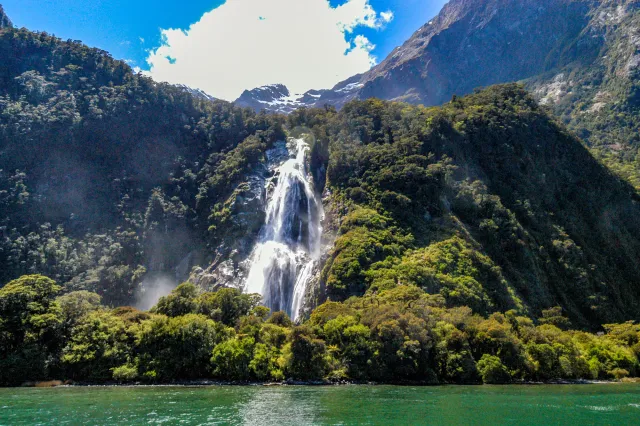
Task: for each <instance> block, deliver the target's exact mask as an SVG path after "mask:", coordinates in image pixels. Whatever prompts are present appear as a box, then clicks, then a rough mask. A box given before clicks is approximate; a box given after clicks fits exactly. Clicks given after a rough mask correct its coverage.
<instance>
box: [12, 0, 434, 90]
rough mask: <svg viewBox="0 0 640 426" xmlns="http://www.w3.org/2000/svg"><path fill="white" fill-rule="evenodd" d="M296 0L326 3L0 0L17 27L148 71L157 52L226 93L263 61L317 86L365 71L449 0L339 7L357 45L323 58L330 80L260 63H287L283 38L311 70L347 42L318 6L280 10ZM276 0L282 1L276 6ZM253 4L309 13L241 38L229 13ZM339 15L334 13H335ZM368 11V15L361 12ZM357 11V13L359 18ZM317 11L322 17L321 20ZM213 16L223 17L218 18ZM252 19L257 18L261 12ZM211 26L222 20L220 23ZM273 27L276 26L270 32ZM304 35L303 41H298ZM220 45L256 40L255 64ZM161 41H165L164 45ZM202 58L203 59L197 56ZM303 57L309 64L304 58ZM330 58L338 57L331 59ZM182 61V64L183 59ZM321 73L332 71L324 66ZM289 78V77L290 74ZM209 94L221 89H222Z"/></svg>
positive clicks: (158, 74) (165, 73) (245, 47)
mask: <svg viewBox="0 0 640 426" xmlns="http://www.w3.org/2000/svg"><path fill="white" fill-rule="evenodd" d="M292 1H295V2H297V3H290V4H295V5H296V6H297V5H302V4H305V2H307V4H308V5H311V4H312V3H313V4H314V5H315V4H316V3H323V0H228V4H229V5H230V6H231V3H237V4H238V5H240V4H241V3H243V2H244V3H246V6H245V7H244V8H243V7H241V6H238V7H235V8H234V9H231V7H229V8H227V9H229V10H228V11H227V14H226V15H225V16H226V18H223V15H222V13H220V16H216V15H217V14H218V11H220V12H222V11H223V10H224V7H222V8H220V9H217V8H219V7H220V6H221V5H222V4H224V3H225V2H224V0H183V1H169V0H154V1H151V0H137V1H132V0H0V2H2V4H3V5H4V8H5V11H6V12H7V14H8V15H9V17H10V18H11V19H12V21H13V22H14V24H15V25H17V26H20V27H22V26H24V27H27V28H29V29H31V30H38V31H47V32H49V33H52V34H55V35H57V36H59V37H61V38H64V39H67V38H71V39H77V40H82V41H83V42H84V43H86V44H88V45H90V46H95V47H99V48H101V49H104V50H107V51H109V52H110V53H111V54H112V55H113V56H114V57H116V58H118V59H126V60H129V61H130V63H131V64H132V66H136V67H140V68H141V69H142V70H150V68H151V67H150V65H149V63H148V59H149V58H150V57H151V56H152V55H153V54H154V53H155V54H156V55H155V67H154V69H151V75H152V76H153V77H154V78H157V79H159V80H166V81H170V82H173V83H184V84H189V85H191V86H194V87H195V86H199V87H200V88H203V89H205V90H207V91H208V92H212V91H215V92H223V94H225V95H226V97H227V98H228V97H231V96H235V93H236V92H237V91H238V90H239V87H241V86H242V85H243V84H244V85H251V84H257V83H262V81H261V80H260V78H259V77H258V76H257V75H256V76H253V75H251V76H250V75H248V74H249V69H250V68H261V69H256V70H255V71H253V73H254V74H263V75H264V78H265V79H269V78H270V79H275V78H278V77H276V76H279V75H282V76H283V77H282V78H283V79H284V80H285V81H270V82H271V83H278V82H283V83H285V84H288V83H289V84H290V85H291V86H296V87H295V88H296V89H299V90H303V89H307V88H311V87H317V86H313V84H321V85H329V84H330V82H331V81H333V80H336V81H333V83H337V82H338V81H339V80H340V79H343V78H346V77H345V76H349V75H351V74H354V73H355V72H354V71H358V72H361V71H363V70H362V68H363V67H365V68H366V67H368V66H369V65H368V64H367V59H366V53H365V51H366V52H368V55H369V61H370V60H371V58H372V57H375V58H377V60H378V61H380V60H382V59H384V57H385V56H386V55H387V54H388V53H389V52H390V51H391V50H392V49H393V48H394V47H395V46H397V45H399V44H401V43H402V42H403V41H404V40H406V39H407V38H408V37H409V36H410V35H411V34H412V33H413V32H414V31H415V30H416V29H418V28H419V27H420V26H421V25H423V24H424V23H426V22H427V21H428V20H429V19H430V18H432V17H433V16H434V15H436V14H437V13H438V12H439V10H440V9H441V8H442V6H443V5H444V3H446V1H445V0H350V2H351V3H352V4H351V6H349V7H344V8H343V9H344V11H343V12H340V16H347V15H348V18H340V19H342V20H345V19H346V20H350V19H352V18H353V23H352V25H351V26H350V27H349V29H347V30H345V32H344V35H343V36H344V39H346V41H347V42H348V43H350V44H351V45H352V47H354V49H353V50H354V52H353V55H351V58H350V60H349V61H346V60H345V61H342V60H341V58H337V59H336V58H335V57H333V56H332V57H331V58H329V57H327V59H326V63H327V64H331V66H332V67H333V68H336V69H338V70H339V71H338V72H337V73H336V75H335V76H333V75H331V77H332V78H333V80H330V79H327V78H324V79H323V78H321V77H322V75H320V74H321V73H318V75H314V73H313V72H301V71H300V70H297V69H296V70H293V69H292V70H291V73H297V74H298V75H299V74H303V75H308V78H307V79H306V80H305V81H300V80H299V79H295V78H293V77H287V75H288V74H287V70H289V67H285V68H284V69H278V68H274V69H273V70H268V69H262V68H265V64H266V63H269V62H276V61H280V62H287V61H288V60H289V59H287V58H283V57H282V56H280V55H279V53H278V52H276V49H277V48H278V46H273V48H271V46H272V45H274V44H275V45H284V46H280V47H282V48H284V49H286V48H287V45H289V44H290V43H292V44H291V46H292V47H293V48H295V51H296V52H299V54H296V55H293V58H294V59H290V60H291V61H294V62H296V63H297V62H302V64H301V65H300V67H301V68H300V69H301V70H308V69H310V68H312V67H313V68H314V69H317V68H319V66H318V65H317V64H316V62H315V61H314V59H313V58H314V57H318V58H320V59H323V58H324V56H323V55H331V54H332V52H325V50H328V49H329V46H331V49H333V50H336V49H338V50H340V49H343V48H344V47H340V45H339V44H335V48H334V47H333V45H331V44H330V43H331V41H330V40H329V39H330V36H331V35H332V34H333V33H332V34H327V35H324V34H323V33H322V32H323V31H324V27H321V25H324V26H325V27H329V26H331V27H335V23H334V22H333V20H332V19H333V18H328V19H327V20H326V21H327V23H326V24H325V23H323V22H317V21H322V19H324V18H323V17H324V16H325V15H324V14H323V13H320V14H319V13H318V12H317V11H315V12H313V15H311V16H304V13H305V10H307V8H306V7H305V8H302V9H300V10H298V11H292V12H291V16H282V15H283V14H285V15H286V13H287V12H282V10H287V9H283V7H286V5H287V2H292ZM252 2H254V3H252ZM257 2H259V3H257ZM272 3H273V14H271V15H270V12H271V10H270V9H269V7H271V6H270V5H271V4H272ZM278 3H280V4H279V5H278ZM345 3H347V0H331V1H330V4H331V6H332V7H333V8H337V7H339V6H341V5H344V4H345ZM256 5H259V8H260V12H258V11H257V9H258V7H256ZM305 6H306V5H305ZM225 7H226V6H225ZM369 8H370V9H371V10H373V13H374V15H371V10H370V9H369ZM289 9H291V8H289ZM311 9H312V8H311ZM347 9H348V10H347ZM212 10H213V13H211V14H210V16H209V19H203V15H205V13H207V12H210V11H212ZM254 10H256V13H261V14H263V15H265V17H262V16H260V17H259V18H260V19H261V20H263V19H265V20H267V21H269V20H271V22H273V24H274V25H276V22H277V25H278V27H282V26H287V25H286V24H283V23H286V22H293V21H296V20H298V19H302V20H306V23H305V24H304V25H302V26H301V25H298V26H295V28H294V29H293V30H292V33H291V34H280V35H277V34H276V35H274V39H273V41H270V40H264V39H265V38H268V37H265V36H262V35H261V34H260V33H259V31H260V30H259V29H255V28H254V29H253V30H249V29H247V30H246V32H247V33H248V34H247V35H246V37H247V38H249V39H248V40H244V41H243V40H242V38H243V37H245V35H244V33H245V27H246V26H247V25H246V24H245V23H246V22H247V21H246V19H245V20H242V19H238V20H237V22H230V21H235V18H232V19H229V16H232V17H235V16H237V15H241V14H247V15H251V16H252V17H253V15H252V14H253V13H254ZM314 10H315V9H314ZM383 12H384V13H386V12H392V13H393V19H391V20H389V19H388V18H387V16H388V15H382V13H383ZM309 13H312V12H309ZM229 14H231V15H229ZM275 14H277V16H276V15H275ZM337 14H338V13H334V15H337ZM367 14H368V15H367ZM272 15H273V16H272ZM365 15H367V16H368V17H366V18H363V17H364V16H365ZM318 16H320V17H318ZM327 16H329V15H327ZM332 16H333V15H332ZM358 16H360V17H359V18H357V17H358ZM371 16H374V17H375V19H376V21H375V23H373V21H372V20H371V19H369V18H371ZM316 17H318V18H317V19H316ZM216 18H218V19H217V20H216ZM255 18H256V19H258V17H257V16H256V17H255ZM221 22H223V23H226V22H228V23H229V26H230V29H226V30H225V31H226V32H225V31H222V32H221V30H220V29H219V27H220V26H221V25H222V24H221ZM195 23H199V24H198V27H197V30H196V27H194V31H193V32H192V33H191V34H189V37H183V36H182V32H180V33H166V34H165V39H164V42H163V39H162V30H166V29H180V30H188V29H189V28H190V26H191V25H193V24H195ZM252 26H253V23H252ZM214 27H218V29H216V28H214ZM307 27H308V28H310V31H309V34H301V33H304V32H305V31H304V29H305V28H307ZM301 29H302V30H301ZM256 31H257V32H256ZM327 31H330V30H327ZM274 32H275V31H273V28H272V29H271V30H270V32H269V34H273V33H274ZM231 34H232V35H231ZM207 37H209V39H207ZM305 37H309V40H306V39H305ZM314 37H315V39H314ZM365 37H366V38H365ZM325 39H326V40H327V42H326V44H322V43H324V42H323V40H325ZM301 40H302V41H301ZM261 41H264V43H268V42H270V43H271V44H267V45H264V44H261V43H260V42H261ZM334 41H335V40H334ZM236 42H239V45H238V46H236V45H235V44H234V43H236ZM303 42H304V44H300V43H303ZM296 43H298V44H296ZM223 45H224V46H225V48H226V49H227V51H229V52H231V53H227V54H229V55H233V52H235V51H238V52H243V54H244V56H250V57H251V56H254V53H253V52H252V51H251V46H252V45H255V46H256V52H255V56H256V63H253V64H252V63H251V62H248V61H246V60H244V61H240V62H238V63H237V64H236V63H235V62H234V57H233V56H229V57H226V56H224V55H225V52H227V51H219V50H218V48H219V47H220V46H223ZM371 45H375V48H374V49H371V48H370V46H371ZM163 46H164V47H163ZM301 46H309V47H308V48H309V49H310V50H311V51H313V52H314V54H313V55H307V54H305V53H306V52H303V51H304V50H307V49H306V48H305V47H301ZM161 47H163V48H162V49H160V48H161ZM265 50H268V51H271V53H270V55H272V56H273V61H270V60H269V58H270V57H269V56H266V57H263V56H260V55H261V54H264V51H265ZM356 51H357V52H356ZM333 53H335V52H333ZM341 54H342V55H344V52H341ZM174 57H175V58H174ZM215 57H219V58H221V60H220V61H218V62H217V63H216V62H215V61H214V60H213V59H212V58H215ZM166 58H169V59H170V60H171V61H170V63H165V62H164V59H166ZM176 58H177V61H179V62H181V63H183V64H184V66H183V67H178V66H175V67H172V66H170V65H176V64H174V62H176ZM199 58H202V59H201V60H200V59H199ZM304 61H307V62H309V63H308V64H307V63H305V62H304ZM332 61H337V62H336V63H335V64H334V63H333V62H332ZM220 62H222V63H223V64H227V65H230V66H228V67H224V68H229V74H224V73H216V72H217V71H216V70H218V69H219V68H220ZM343 62H344V63H343ZM319 63H322V62H319ZM177 65H180V63H179V64H177ZM187 65H189V67H190V68H191V69H198V70H200V71H201V73H202V75H199V76H193V77H192V76H190V75H187V74H188V73H187V71H186V70H187ZM303 65H304V66H305V67H306V68H304V67H303ZM234 66H235V67H236V68H238V69H239V70H240V69H241V70H245V71H246V74H247V75H244V74H242V73H241V74H242V75H239V76H237V78H236V74H237V72H235V73H234V71H235V70H233V68H234ZM266 68H268V67H266ZM267 71H272V72H267ZM349 73H351V74H349ZM324 74H325V75H326V74H327V73H326V71H325V72H324ZM208 75H211V76H212V77H211V78H213V77H216V78H217V79H218V80H221V79H222V80H225V81H226V82H227V83H226V84H225V85H224V86H220V85H218V86H216V85H214V84H209V83H208V81H207V79H208V77H207V76H208ZM287 79H289V80H292V81H286V80H287ZM183 80H184V81H183ZM264 84H268V81H266V80H265V81H264ZM203 86H208V87H203ZM307 86H310V87H307ZM231 87H233V89H232V88H231ZM227 88H228V90H227ZM245 88H251V87H245ZM319 88H322V87H319ZM211 94H212V95H214V96H216V95H217V93H211ZM221 97H225V96H221Z"/></svg>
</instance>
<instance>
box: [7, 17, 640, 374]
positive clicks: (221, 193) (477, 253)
mask: <svg viewBox="0 0 640 426" xmlns="http://www.w3.org/2000/svg"><path fill="white" fill-rule="evenodd" d="M0 57H2V58H3V64H2V66H1V67H0V265H2V267H1V268H0V283H2V284H4V283H7V284H6V285H5V286H4V287H2V288H1V289H0V384H2V385H17V384H20V383H22V382H25V381H29V380H42V379H48V378H62V379H71V380H77V381H92V382H108V381H121V382H130V381H145V382H150V383H154V382H169V381H175V380H190V379H205V378H210V379H219V380H239V381H249V380H257V381H269V380H284V379H292V380H296V379H301V380H321V379H329V380H343V379H349V380H375V381H385V382H397V381H416V382H424V383H436V382H452V383H479V382H486V383H500V382H509V381H519V380H549V379H559V378H571V379H576V378H602V379H611V378H622V377H625V376H634V375H637V374H640V369H639V365H638V354H639V352H640V346H639V343H638V333H639V332H640V330H639V329H638V326H637V325H635V324H634V323H633V322H625V321H629V320H631V321H633V320H639V319H640V293H639V291H638V289H639V288H640V264H639V263H638V259H640V237H639V236H640V205H639V203H640V197H639V196H638V193H637V192H636V191H635V190H634V189H633V188H632V187H631V186H630V185H628V184H627V183H625V182H624V181H622V180H620V179H619V178H618V177H616V176H615V175H614V174H613V173H611V172H610V171H609V170H608V169H607V168H605V167H604V166H603V165H602V164H601V163H600V162H598V161H597V160H595V159H594V158H593V156H591V155H590V154H589V152H588V151H587V150H586V149H585V148H584V147H583V145H582V143H581V142H580V140H578V139H577V138H575V137H574V136H572V135H571V134H570V133H568V132H567V131H566V130H565V129H564V128H563V127H562V126H561V125H559V124H558V123H557V122H555V121H554V120H553V119H551V118H550V117H549V115H548V114H547V112H546V111H545V110H543V109H541V108H540V107H539V106H538V104H537V103H536V101H535V100H534V98H533V97H532V96H530V95H529V94H528V93H527V92H526V91H525V90H524V89H523V88H522V87H521V86H518V85H513V84H510V85H502V86H495V87H492V88H489V89H486V90H483V91H479V92H477V93H475V94H473V95H470V96H468V97H465V98H456V97H454V98H453V99H452V101H451V102H450V103H448V104H447V105H445V106H443V107H439V108H425V107H414V106H409V105H406V104H402V103H390V102H382V101H379V100H375V99H371V100H367V101H357V102H351V103H349V104H347V105H346V106H345V107H344V108H343V109H342V110H341V111H339V112H338V111H336V110H335V109H333V108H329V107H327V108H323V109H301V110H298V111H296V112H295V113H293V114H292V115H291V116H289V117H288V118H287V117H283V116H278V115H266V114H255V113H254V112H252V111H250V110H247V109H240V108H236V107H234V106H232V105H230V104H228V103H225V102H217V101H216V102H212V101H210V100H208V99H204V98H201V97H198V96H197V95H195V94H193V93H191V92H189V91H188V90H186V89H183V88H178V87H174V86H169V85H165V84H157V83H155V82H153V81H152V80H150V79H148V78H145V77H144V76H141V75H136V74H134V73H133V72H132V71H131V69H130V68H129V67H128V66H127V65H126V64H125V63H123V62H119V61H115V60H113V59H112V58H111V57H110V56H109V55H108V54H107V53H105V52H102V51H99V50H96V49H89V48H87V47H85V46H83V45H82V44H81V43H80V42H78V41H71V40H69V41H62V40H59V39H57V38H55V37H52V36H49V35H47V34H44V33H42V34H36V33H31V32H28V31H26V30H18V29H12V28H5V29H2V30H0ZM287 134H305V135H306V136H305V137H307V138H309V140H310V141H311V142H312V150H311V155H310V157H311V158H310V162H311V166H312V171H313V173H314V176H316V178H317V180H318V182H317V183H318V184H319V185H318V186H319V187H321V188H322V189H325V190H326V192H325V193H326V195H327V196H326V197H325V201H326V206H325V208H326V213H327V219H326V223H325V224H324V225H325V230H326V231H327V232H326V236H325V237H326V238H325V240H326V243H327V245H328V246H329V247H330V248H329V251H328V253H327V256H326V262H325V264H324V267H323V269H322V271H320V272H319V273H318V276H317V277H316V278H317V279H315V280H314V281H313V282H314V286H313V288H311V289H310V291H309V294H308V300H307V303H306V308H307V309H306V312H305V316H304V320H303V321H302V322H301V323H300V324H292V322H291V321H290V319H289V318H288V317H287V316H286V315H285V314H283V313H281V312H275V313H270V312H269V311H268V309H266V308H264V307H262V306H260V305H259V303H260V299H259V297H258V296H256V295H245V294H241V293H240V291H239V290H236V289H229V288H225V289H218V291H215V292H207V291H206V290H208V289H215V288H217V287H218V286H219V283H218V282H217V281H216V275H215V274H213V273H211V274H209V273H208V272H209V271H214V270H215V266H216V265H217V264H219V263H220V262H221V261H224V260H226V259H229V258H232V257H233V256H240V254H239V253H241V252H242V250H241V249H240V248H242V247H244V249H245V254H246V248H247V246H250V244H249V242H250V239H249V240H247V239H246V238H247V236H251V235H253V236H255V234H256V233H257V232H258V230H259V227H260V225H261V223H262V222H261V220H260V218H261V216H260V214H262V213H261V212H256V210H259V209H253V210H254V211H248V210H247V209H246V208H245V210H241V209H240V207H239V206H241V204H242V202H241V201H239V200H242V199H245V200H246V199H247V197H246V196H245V195H246V191H248V190H247V187H248V186H250V185H249V183H248V181H249V177H250V175H251V174H252V173H254V172H255V170H257V169H259V168H260V166H261V164H262V163H264V162H265V152H266V150H267V149H268V148H270V147H271V146H272V144H273V143H274V142H275V141H277V140H281V139H283V138H285V137H286V136H287ZM256 224H257V227H256V226H255V225H256ZM185 259H187V260H188V261H187V262H186V266H185V267H183V266H184V265H183V264H184V263H185V261H184V260H185ZM178 266H180V267H178ZM192 266H199V267H202V268H207V267H209V270H208V272H207V273H204V272H203V275H206V276H207V277H208V279H209V280H210V282H208V283H206V284H207V285H203V283H202V282H198V281H197V280H195V281H194V282H195V283H196V284H197V285H193V284H188V283H187V284H183V285H181V286H179V287H177V288H176V289H175V290H174V291H173V293H172V294H171V295H170V296H167V297H165V298H163V299H161V300H160V301H159V302H158V303H157V304H156V306H155V307H153V308H152V309H151V310H150V311H139V310H137V309H134V308H130V307H119V306H127V305H132V304H134V303H135V302H136V295H137V294H138V293H139V292H140V290H141V289H143V288H144V286H145V284H144V283H145V280H146V279H148V278H150V277H153V276H154V274H156V273H169V274H171V275H172V276H174V277H175V276H176V275H182V277H180V278H181V280H186V279H187V277H188V276H189V272H190V269H191V267H192ZM179 271H180V272H179ZM178 272H179V273H178ZM36 274H41V275H36ZM192 276H193V274H192ZM196 278H197V277H196ZM314 308H315V309H314ZM570 328H574V329H575V330H590V331H593V332H595V333H599V332H600V333H602V334H592V333H588V332H585V331H570V330H569V329H570Z"/></svg>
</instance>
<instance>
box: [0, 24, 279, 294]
mask: <svg viewBox="0 0 640 426" xmlns="http://www.w3.org/2000/svg"><path fill="white" fill-rule="evenodd" d="M0 57H1V58H2V66H1V67H0V204H1V206H2V208H1V209H0V227H1V228H0V229H1V231H0V236H1V240H0V263H1V264H2V265H3V268H2V269H1V271H0V280H2V281H3V282H7V281H8V280H10V279H13V278H16V277H18V276H20V275H21V274H25V273H33V272H39V273H44V274H47V275H48V276H51V277H52V278H55V279H56V280H58V281H59V282H60V283H62V284H64V285H65V288H66V289H68V290H70V289H89V290H91V291H96V292H99V293H100V294H102V295H103V296H104V300H105V302H107V303H114V304H128V303H132V300H133V297H134V293H135V289H136V287H137V286H138V285H139V284H140V282H141V280H142V278H143V276H144V275H145V273H147V272H161V271H165V272H168V273H170V274H174V269H175V267H176V266H177V265H178V264H179V262H180V261H181V259H183V258H184V257H185V256H186V255H187V254H188V253H194V255H193V256H192V258H193V259H194V260H193V261H194V262H195V261H196V260H198V259H199V260H200V261H204V259H206V258H207V257H208V256H207V254H206V252H207V250H206V249H205V248H206V245H207V242H208V238H210V237H211V235H209V234H208V233H207V232H208V231H207V229H208V227H209V215H210V213H211V206H212V205H213V204H215V203H216V202H217V201H218V199H224V198H225V197H226V196H227V195H228V192H229V191H230V190H231V189H232V187H233V184H234V173H236V174H237V173H239V172H241V171H242V170H243V168H244V167H247V165H248V164H249V163H251V162H252V161H258V159H257V158H254V157H255V155H253V156H252V152H253V151H255V150H258V151H259V152H262V151H264V148H265V146H266V145H268V144H270V143H272V142H273V141H274V140H276V139H282V137H283V135H282V130H281V126H280V122H281V121H282V119H280V118H278V117H267V116H265V115H256V114H255V113H253V112H252V111H250V110H247V109H244V110H243V109H240V108H236V107H233V106H232V105H231V104H228V103H225V102H210V101H208V100H204V99H201V98H199V97H195V96H193V95H192V94H191V93H189V92H188V91H186V90H185V89H181V88H178V87H174V86H170V85H166V84H158V83H155V82H153V81H152V80H151V79H149V78H146V77H143V76H141V75H136V74H134V73H133V72H132V70H131V69H130V67H129V66H128V65H127V64H125V63H124V62H122V61H116V60H114V59H112V58H111V57H110V56H109V55H108V54H107V53H106V52H104V51H100V50H97V49H90V48H88V47H86V46H84V45H83V44H82V43H80V42H78V41H72V40H69V41H62V40H59V39H57V38H55V37H52V36H49V35H47V34H45V33H32V32H29V31H27V30H24V29H23V30H16V29H6V30H3V31H0ZM239 146H240V147H239ZM238 147H239V148H238ZM234 150H235V151H234ZM239 153H241V154H239ZM220 173H222V175H223V177H222V176H220ZM237 177H238V176H236V178H237ZM211 250H212V251H215V248H213V249H211ZM187 274H188V270H187Z"/></svg>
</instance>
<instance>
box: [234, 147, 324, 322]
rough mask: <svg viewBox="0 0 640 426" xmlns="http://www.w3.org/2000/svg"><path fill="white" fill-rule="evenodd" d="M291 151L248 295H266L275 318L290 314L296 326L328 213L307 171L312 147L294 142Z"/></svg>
mask: <svg viewBox="0 0 640 426" xmlns="http://www.w3.org/2000/svg"><path fill="white" fill-rule="evenodd" d="M287 148H288V151H289V154H290V158H289V159H288V160H286V161H285V162H284V163H282V165H280V167H278V169H277V170H276V179H277V183H276V186H275V189H273V193H272V194H271V196H270V197H269V202H268V205H267V211H266V219H265V224H264V226H263V228H262V230H261V234H260V242H259V243H258V244H257V245H256V247H255V249H254V252H253V254H252V260H251V268H250V272H249V275H248V277H247V281H246V284H245V292H247V293H260V294H262V296H263V303H264V304H265V306H267V307H269V308H270V309H271V311H272V312H276V311H281V310H282V311H285V312H287V314H288V315H289V316H290V317H291V318H292V319H293V320H295V319H296V318H297V317H298V314H299V311H300V307H301V306H302V303H303V301H304V296H305V292H306V288H307V284H308V283H309V280H310V279H311V277H312V275H313V271H314V268H315V266H316V265H317V262H318V260H319V257H320V243H321V235H322V228H321V226H320V220H321V218H322V214H323V211H322V203H321V201H320V200H319V199H318V198H317V197H316V192H315V188H314V185H313V178H312V176H311V173H309V171H308V168H307V162H306V157H307V153H308V152H309V145H307V143H306V142H305V141H304V139H290V140H289V143H288V145H287Z"/></svg>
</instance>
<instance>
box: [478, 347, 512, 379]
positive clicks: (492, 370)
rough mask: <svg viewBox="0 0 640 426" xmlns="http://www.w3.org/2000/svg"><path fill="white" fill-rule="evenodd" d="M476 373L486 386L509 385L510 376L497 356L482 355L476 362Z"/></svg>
mask: <svg viewBox="0 0 640 426" xmlns="http://www.w3.org/2000/svg"><path fill="white" fill-rule="evenodd" d="M478 372H480V376H482V381H483V382H484V383H487V384H500V383H509V382H510V381H511V376H510V375H509V371H508V370H507V368H506V367H505V366H504V365H503V364H502V361H500V358H498V357H497V356H493V355H489V354H484V355H482V358H480V361H478Z"/></svg>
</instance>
